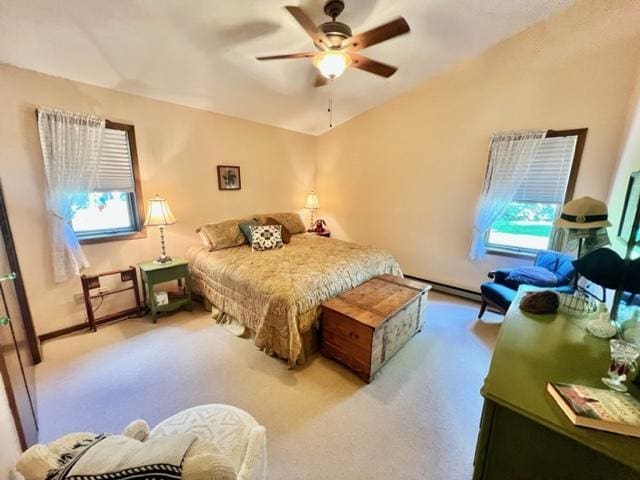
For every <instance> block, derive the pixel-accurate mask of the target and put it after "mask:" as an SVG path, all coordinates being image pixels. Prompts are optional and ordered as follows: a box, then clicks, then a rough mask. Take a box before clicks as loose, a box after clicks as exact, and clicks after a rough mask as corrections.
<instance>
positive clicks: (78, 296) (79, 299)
mask: <svg viewBox="0 0 640 480" xmlns="http://www.w3.org/2000/svg"><path fill="white" fill-rule="evenodd" d="M73 301H74V303H76V304H78V305H81V304H83V303H84V293H74V294H73Z"/></svg>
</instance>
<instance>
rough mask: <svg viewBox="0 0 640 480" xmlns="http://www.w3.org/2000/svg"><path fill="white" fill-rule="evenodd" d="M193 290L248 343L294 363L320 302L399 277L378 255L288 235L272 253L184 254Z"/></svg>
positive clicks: (389, 260)
mask: <svg viewBox="0 0 640 480" xmlns="http://www.w3.org/2000/svg"><path fill="white" fill-rule="evenodd" d="M187 258H188V259H189V261H190V262H191V277H192V281H193V289H194V292H196V293H198V294H200V295H202V296H204V297H206V298H207V299H208V300H209V301H210V302H211V303H212V304H213V305H214V306H215V307H217V308H218V309H220V310H221V311H222V312H224V313H225V314H227V315H230V316H231V317H233V318H235V319H236V320H238V321H239V322H240V323H241V324H243V325H244V326H245V327H247V328H249V329H250V330H251V331H252V332H253V334H254V342H255V344H256V345H257V346H258V347H260V348H262V349H267V350H270V351H273V352H274V353H276V354H277V355H278V356H280V357H282V358H285V359H287V360H288V361H289V364H290V365H295V363H296V361H297V360H298V358H299V357H300V355H301V352H302V341H301V334H302V333H304V332H306V331H307V330H309V329H310V328H311V327H312V326H313V324H314V322H315V321H316V320H317V319H318V317H319V315H320V304H321V303H322V302H324V301H325V300H327V299H329V298H332V297H335V296H336V295H339V294H340V293H342V292H344V291H346V290H349V289H351V288H353V287H356V286H358V285H360V284H361V283H364V282H366V281H367V280H369V279H371V278H373V277H376V276H378V275H382V274H384V273H388V274H392V275H402V273H401V271H400V266H399V265H398V262H396V260H395V259H394V258H393V256H392V255H391V254H390V253H389V252H387V251H385V250H380V249H376V248H372V247H368V246H364V245H360V244H356V243H350V242H344V241H341V240H335V239H330V238H324V237H320V236H317V235H305V234H302V235H293V236H292V238H291V243H289V244H287V245H285V246H284V248H281V249H277V250H266V251H261V252H258V251H255V252H254V251H252V250H251V247H250V246H249V245H241V246H239V247H232V248H226V249H223V250H217V251H213V252H209V251H208V249H207V248H206V247H203V246H194V247H191V248H190V249H189V250H188V252H187Z"/></svg>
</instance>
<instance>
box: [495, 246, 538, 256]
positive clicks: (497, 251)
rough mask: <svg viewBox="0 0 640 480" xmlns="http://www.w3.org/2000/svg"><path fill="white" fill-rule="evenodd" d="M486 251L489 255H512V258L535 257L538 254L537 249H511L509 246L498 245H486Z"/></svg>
mask: <svg viewBox="0 0 640 480" xmlns="http://www.w3.org/2000/svg"><path fill="white" fill-rule="evenodd" d="M487 253H488V254H489V255H499V256H502V257H514V258H536V256H537V255H538V252H537V251H527V250H515V249H514V250H512V249H510V248H500V247H487Z"/></svg>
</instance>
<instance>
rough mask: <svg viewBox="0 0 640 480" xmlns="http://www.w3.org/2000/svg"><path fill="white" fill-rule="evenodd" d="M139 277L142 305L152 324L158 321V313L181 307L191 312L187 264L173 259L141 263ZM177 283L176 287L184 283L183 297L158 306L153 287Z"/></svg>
mask: <svg viewBox="0 0 640 480" xmlns="http://www.w3.org/2000/svg"><path fill="white" fill-rule="evenodd" d="M138 267H139V268H140V277H141V278H142V298H143V302H144V304H145V305H146V306H147V307H148V308H149V310H150V311H151V319H152V320H153V323H156V322H157V321H158V319H157V317H158V313H159V312H173V311H175V310H178V309H179V308H181V307H186V308H187V309H188V310H191V308H192V304H191V274H190V273H189V262H187V261H186V260H183V259H181V258H174V259H173V261H171V262H167V263H156V262H153V261H152V262H141V263H139V264H138ZM172 280H177V281H178V286H179V287H182V282H183V281H184V295H182V296H180V297H177V298H171V297H170V298H169V303H167V304H165V305H158V304H157V302H156V296H155V295H154V290H153V287H154V286H155V285H158V284H160V283H164V282H170V281H172Z"/></svg>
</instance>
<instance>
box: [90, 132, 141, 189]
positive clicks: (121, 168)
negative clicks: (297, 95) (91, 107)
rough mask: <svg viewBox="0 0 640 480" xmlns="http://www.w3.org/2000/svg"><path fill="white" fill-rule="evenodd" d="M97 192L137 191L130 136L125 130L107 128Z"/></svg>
mask: <svg viewBox="0 0 640 480" xmlns="http://www.w3.org/2000/svg"><path fill="white" fill-rule="evenodd" d="M95 191H97V192H134V191H135V182H134V180H133V167H132V164H131V149H130V147H129V135H128V134H127V132H126V131H124V130H116V129H113V128H106V129H105V131H104V135H103V137H102V153H101V155H100V166H99V168H98V175H97V180H96V189H95Z"/></svg>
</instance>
